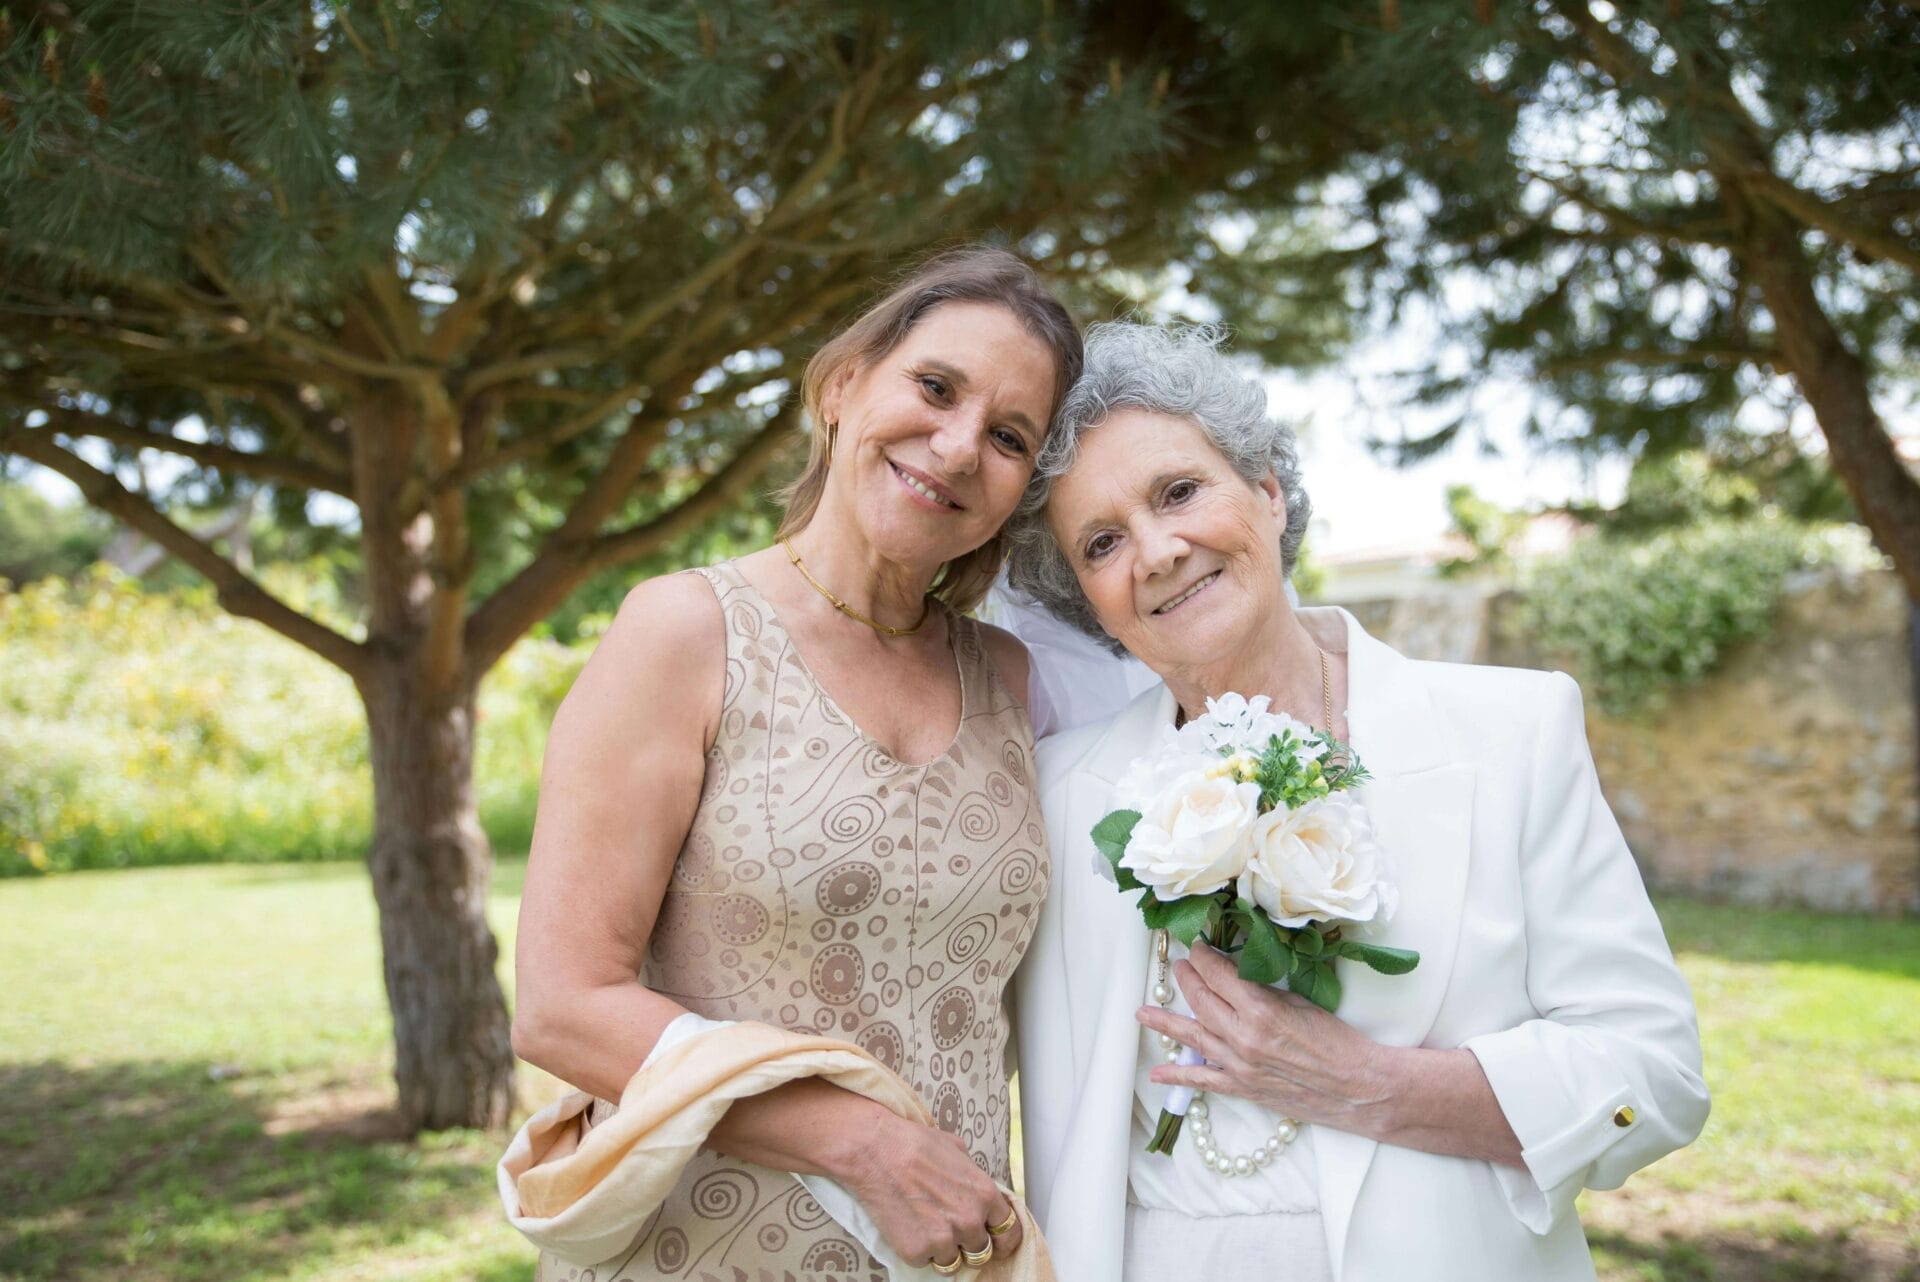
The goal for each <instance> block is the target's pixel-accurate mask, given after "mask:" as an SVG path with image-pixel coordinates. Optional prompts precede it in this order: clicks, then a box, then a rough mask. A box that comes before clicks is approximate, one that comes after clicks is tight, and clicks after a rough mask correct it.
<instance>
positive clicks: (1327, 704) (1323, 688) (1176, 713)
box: [781, 539, 1333, 734]
mask: <svg viewBox="0 0 1920 1282" xmlns="http://www.w3.org/2000/svg"><path fill="white" fill-rule="evenodd" d="M781 541H782V542H785V540H784V539H783V540H781ZM787 551H789V552H791V551H793V549H792V548H788V549H787ZM794 564H796V565H798V564H799V562H798V561H797V560H796V561H795V562H794ZM800 573H802V574H805V573H806V570H805V569H804V568H803V569H802V570H801V571H800ZM807 582H809V583H813V580H812V579H811V578H809V579H808V580H807ZM813 586H814V587H816V588H820V585H819V584H818V583H814V584H813ZM820 590H821V591H822V592H825V591H826V589H825V588H820ZM827 599H828V600H829V601H831V600H833V598H832V596H831V595H829V596H828V598H827ZM836 604H838V603H837V602H836ZM842 608H843V609H844V608H845V607H842ZM854 617H855V618H859V617H860V616H858V615H855V616H854ZM874 626H876V627H878V626H880V625H878V624H875V625H874ZM914 626H915V627H918V626H920V625H919V624H917V623H916V624H915V625H914ZM1313 651H1314V653H1315V654H1317V655H1319V656H1320V715H1321V717H1322V718H1323V719H1324V720H1325V722H1326V726H1327V733H1328V734H1332V733H1333V675H1332V673H1331V672H1330V671H1328V669H1327V652H1326V651H1325V650H1322V649H1321V648H1320V647H1319V646H1315V647H1313ZM1186 723H1187V710H1186V709H1185V708H1181V707H1175V708H1174V710H1173V724H1174V725H1175V726H1183V725H1185V724H1186Z"/></svg>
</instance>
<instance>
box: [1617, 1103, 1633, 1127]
mask: <svg viewBox="0 0 1920 1282" xmlns="http://www.w3.org/2000/svg"><path fill="white" fill-rule="evenodd" d="M1613 1124H1614V1125H1615V1126H1632V1125H1633V1109H1632V1108H1631V1107H1630V1106H1629V1105H1626V1104H1622V1105H1621V1106H1620V1107H1619V1108H1616V1109H1614V1110H1613Z"/></svg>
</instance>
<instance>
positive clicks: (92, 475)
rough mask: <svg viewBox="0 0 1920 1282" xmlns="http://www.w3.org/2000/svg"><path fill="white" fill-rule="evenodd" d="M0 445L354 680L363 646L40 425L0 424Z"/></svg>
mask: <svg viewBox="0 0 1920 1282" xmlns="http://www.w3.org/2000/svg"><path fill="white" fill-rule="evenodd" d="M0 449H5V450H7V451H9V452H11V453H14V454H18V455H20V456H21V457H22V458H25V459H31V460H32V461H33V462H35V463H38V464H40V465H41V466H42V467H45V468H48V469H50V470H51V471H55V472H58V473H59V474H60V475H62V476H64V477H66V478H67V479H68V480H69V481H72V482H73V483H74V484H75V485H76V486H78V487H79V489H80V492H81V494H83V495H84V496H85V497H86V500H87V502H88V503H90V504H92V505H93V506H94V507H96V508H99V509H100V510H101V511H102V512H105V513H107V514H108V515H109V516H112V517H115V518H117V519H118V520H120V521H121V522H123V523H124V524H126V525H127V526H129V527H130V528H132V529H134V530H137V531H139V532H140V533H141V534H144V535H146V536H147V537H148V538H150V539H152V540H153V541H154V542H155V543H158V544H159V545H160V546H161V547H163V548H165V549H166V550H167V551H169V552H171V553H172V554H173V555H174V556H176V557H178V558H180V560H181V561H183V562H185V563H186V564H187V565H189V566H191V567H192V568H193V569H195V570H197V571H199V572H200V573H201V574H203V575H205V576H206V577H207V579H208V580H209V581H210V582H211V583H212V584H213V586H214V590H215V592H216V593H217V594H218V595H219V600H220V604H221V605H222V606H224V607H226V609H227V611H228V612H229V613H232V614H236V615H238V616H240V617H241V618H243V619H252V620H254V621H255V622H258V623H264V624H265V625H266V626H268V627H270V628H272V629H273V630H274V631H275V632H278V633H279V634H280V635H281V636H284V637H286V638H287V639H288V640H291V641H294V642H297V643H299V644H300V645H303V646H305V647H306V648H307V649H309V650H311V651H313V652H314V653H315V654H317V655H319V656H320V657H321V658H323V659H325V660H326V661H327V662H328V663H331V664H333V665H334V666H335V667H337V668H339V669H340V670H341V671H343V672H345V673H346V674H347V675H348V676H350V677H352V678H354V680H356V681H358V680H360V678H361V677H362V676H363V675H364V674H365V672H366V670H367V651H366V647H364V646H362V645H361V644H360V643H359V642H357V641H355V640H353V638H351V637H348V636H343V635H342V634H340V633H338V632H335V631H334V630H333V629H332V628H330V627H328V626H326V625H325V624H324V623H320V622H318V621H317V620H314V619H310V618H308V617H307V616H306V615H304V614H301V613H300V612H299V611H298V610H295V609H294V608H293V607H292V606H290V605H288V604H287V603H286V602H284V601H282V600H280V598H278V597H276V596H274V595H273V594H272V593H271V592H269V591H267V589H265V588H264V587H262V586H260V584H258V583H256V582H255V581H254V580H253V579H251V578H249V577H248V576H247V575H246V574H245V573H244V572H242V571H241V569H240V567H238V566H236V565H235V564H233V562H231V561H229V560H227V559H226V558H225V557H223V556H221V555H220V554H219V553H218V552H216V551H215V550H214V549H213V547H212V546H211V545H209V544H207V543H204V542H202V541H201V540H200V539H198V538H196V537H195V536H194V535H192V534H189V533H188V532H187V531H186V530H183V529H181V528H180V527H179V526H178V525H176V524H174V523H173V522H172V521H171V520H169V519H168V518H167V517H166V516H165V515H164V514H163V513H162V512H161V511H160V510H159V509H158V508H156V507H154V506H153V505H152V504H151V503H149V502H147V500H145V499H144V498H141V497H140V496H139V495H137V494H135V493H133V492H132V491H131V490H129V489H127V488H126V487H125V486H124V485H122V484H120V482H119V481H118V480H116V479H115V478H114V477H112V476H110V475H108V474H107V473H105V472H103V471H101V470H100V469H98V468H96V467H94V466H93V465H92V464H90V463H88V462H86V461H85V460H84V459H81V458H80V457H78V456H77V455H75V454H73V453H71V452H70V451H68V450H66V449H63V448H61V446H60V445H58V444H57V443H56V442H55V441H54V440H53V438H52V436H51V435H50V434H48V433H47V432H46V431H44V430H42V429H36V428H29V427H22V426H19V425H17V424H0Z"/></svg>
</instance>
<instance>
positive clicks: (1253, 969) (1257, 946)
mask: <svg viewBox="0 0 1920 1282" xmlns="http://www.w3.org/2000/svg"><path fill="white" fill-rule="evenodd" d="M1233 915H1234V919H1235V920H1236V921H1238V922H1239V923H1240V926H1241V928H1242V929H1243V930H1245V931H1246V934H1247V941H1246V944H1245V945H1244V946H1243V947H1242V948H1241V950H1240V978H1242V979H1244V980H1246V981H1248V982H1249V983H1253V984H1277V983H1279V982H1280V979H1281V977H1282V976H1284V975H1285V974H1287V972H1288V971H1290V970H1291V969H1292V968H1293V965H1294V961H1295V958H1294V952H1293V949H1292V948H1290V947H1288V945H1287V941H1286V940H1284V939H1282V938H1281V937H1280V932H1279V931H1278V930H1276V929H1275V928H1274V925H1273V922H1272V921H1271V920H1270V919H1269V918H1268V917H1267V915H1266V913H1264V912H1262V911H1261V910H1260V908H1259V907H1258V906H1257V905H1254V904H1250V903H1248V902H1247V901H1246V900H1244V899H1242V900H1239V901H1238V902H1236V903H1235V904H1234V907H1233Z"/></svg>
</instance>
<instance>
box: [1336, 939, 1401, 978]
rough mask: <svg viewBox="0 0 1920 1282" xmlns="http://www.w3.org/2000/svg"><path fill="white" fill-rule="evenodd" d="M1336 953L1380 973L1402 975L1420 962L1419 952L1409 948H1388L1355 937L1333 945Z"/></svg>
mask: <svg viewBox="0 0 1920 1282" xmlns="http://www.w3.org/2000/svg"><path fill="white" fill-rule="evenodd" d="M1334 952H1335V954H1336V955H1338V956H1341V957H1351V958H1353V960H1355V961H1357V962H1363V963H1365V964H1366V965H1368V966H1371V967H1372V968H1373V969H1375V970H1377V971H1379V972H1380V973H1381V974H1382V975H1404V974H1406V973H1407V972H1408V971H1410V970H1412V969H1413V968H1414V967H1415V966H1418V965H1419V964H1420V954H1419V953H1416V952H1414V951H1413V950H1412V949H1411V948H1388V947H1387V946H1386V945H1384V944H1367V943H1362V942H1361V941H1360V940H1357V939H1343V940H1341V941H1340V942H1339V943H1338V944H1337V945H1335V947H1334Z"/></svg>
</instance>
